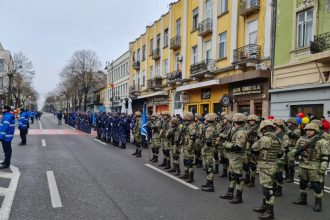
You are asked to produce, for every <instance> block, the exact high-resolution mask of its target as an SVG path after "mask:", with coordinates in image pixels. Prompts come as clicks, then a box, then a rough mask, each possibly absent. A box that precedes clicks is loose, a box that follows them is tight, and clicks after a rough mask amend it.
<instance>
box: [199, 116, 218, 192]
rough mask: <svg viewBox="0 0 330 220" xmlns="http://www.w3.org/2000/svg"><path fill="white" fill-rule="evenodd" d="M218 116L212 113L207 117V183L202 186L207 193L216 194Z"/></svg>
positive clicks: (205, 149)
mask: <svg viewBox="0 0 330 220" xmlns="http://www.w3.org/2000/svg"><path fill="white" fill-rule="evenodd" d="M216 117H217V115H216V114H215V113H210V114H207V115H206V116H205V120H206V126H205V132H204V140H205V141H204V142H205V143H204V147H203V149H202V152H203V157H204V158H205V166H206V174H207V179H206V180H207V182H206V184H204V185H202V187H203V188H202V190H203V191H206V192H214V184H213V178H214V171H213V158H214V154H215V138H216V135H217V133H216V125H215V119H216Z"/></svg>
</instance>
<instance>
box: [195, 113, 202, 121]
mask: <svg viewBox="0 0 330 220" xmlns="http://www.w3.org/2000/svg"><path fill="white" fill-rule="evenodd" d="M195 118H198V119H199V120H201V119H202V118H203V116H202V114H200V113H195Z"/></svg>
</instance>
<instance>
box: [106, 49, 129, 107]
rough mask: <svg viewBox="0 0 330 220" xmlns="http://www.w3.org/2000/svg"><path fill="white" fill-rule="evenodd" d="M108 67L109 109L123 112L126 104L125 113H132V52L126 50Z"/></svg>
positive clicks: (107, 102)
mask: <svg viewBox="0 0 330 220" xmlns="http://www.w3.org/2000/svg"><path fill="white" fill-rule="evenodd" d="M106 69H107V94H106V96H107V101H106V102H105V106H106V110H107V111H115V112H121V111H122V106H123V105H125V109H126V110H125V113H130V112H131V110H129V109H130V108H131V107H130V106H131V100H130V99H129V77H130V74H129V73H130V53H129V51H127V52H125V53H124V54H123V55H121V56H120V57H119V58H117V59H116V60H115V61H113V62H111V63H109V64H108V65H107V67H106Z"/></svg>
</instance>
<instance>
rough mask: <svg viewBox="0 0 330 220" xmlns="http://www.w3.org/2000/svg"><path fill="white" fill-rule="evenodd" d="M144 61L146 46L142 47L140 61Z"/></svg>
mask: <svg viewBox="0 0 330 220" xmlns="http://www.w3.org/2000/svg"><path fill="white" fill-rule="evenodd" d="M145 59H146V45H143V47H142V60H145Z"/></svg>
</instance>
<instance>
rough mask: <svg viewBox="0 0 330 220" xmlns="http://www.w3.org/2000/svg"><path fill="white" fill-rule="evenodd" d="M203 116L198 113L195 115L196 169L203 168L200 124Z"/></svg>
mask: <svg viewBox="0 0 330 220" xmlns="http://www.w3.org/2000/svg"><path fill="white" fill-rule="evenodd" d="M202 119H203V116H202V115H201V114H199V113H196V114H195V127H196V131H197V136H196V140H195V163H194V164H195V165H196V166H197V168H201V167H203V160H202V152H201V151H202V147H203V141H204V140H203V134H204V124H203V123H202Z"/></svg>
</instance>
